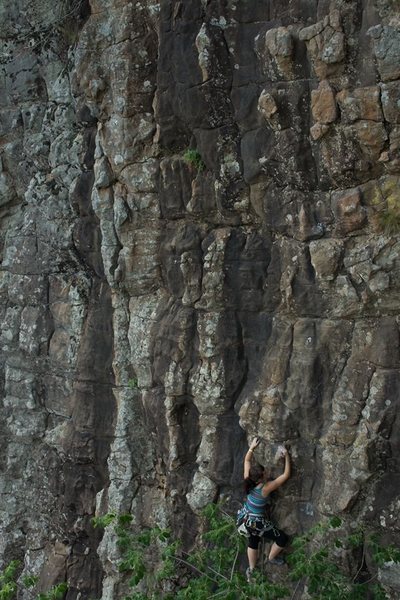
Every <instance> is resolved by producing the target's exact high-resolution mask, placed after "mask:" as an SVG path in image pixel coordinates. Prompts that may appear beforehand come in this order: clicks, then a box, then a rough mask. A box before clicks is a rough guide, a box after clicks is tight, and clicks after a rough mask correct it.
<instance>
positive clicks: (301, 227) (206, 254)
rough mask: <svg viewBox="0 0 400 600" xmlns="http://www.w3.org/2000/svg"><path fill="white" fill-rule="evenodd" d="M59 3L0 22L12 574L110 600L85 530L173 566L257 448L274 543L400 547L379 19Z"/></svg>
mask: <svg viewBox="0 0 400 600" xmlns="http://www.w3.org/2000/svg"><path fill="white" fill-rule="evenodd" d="M67 4H68V3H67ZM67 4H66V3H65V2H63V1H61V0H57V1H56V2H53V3H51V2H48V1H47V0H35V1H34V2H27V0H17V2H16V3H15V2H14V3H12V2H3V3H2V4H1V6H0V17H1V18H0V52H1V57H0V58H1V70H0V216H1V219H0V258H1V269H0V341H1V354H0V374H1V375H0V389H1V392H2V393H1V403H0V411H1V419H0V433H1V441H0V448H1V453H0V489H1V491H2V499H3V500H2V504H1V506H0V517H1V518H0V560H1V561H2V563H1V564H2V565H4V564H5V563H6V562H7V561H9V560H10V559H12V558H19V559H21V560H22V563H23V574H26V573H31V572H32V571H33V572H35V574H37V575H38V576H39V577H40V579H39V584H38V589H37V591H38V593H40V592H41V591H45V590H48V589H49V587H51V585H53V584H54V583H55V582H56V581H60V580H65V581H67V582H68V586H69V589H68V593H67V598H68V600H78V598H79V599H80V600H92V599H93V598H99V599H100V598H101V599H102V600H119V599H120V598H122V597H124V596H126V593H127V592H126V589H127V588H126V582H125V581H124V576H123V575H121V573H119V572H118V569H117V568H116V563H117V562H118V549H117V548H116V544H115V536H113V534H112V533H111V531H109V530H106V532H105V534H104V536H103V537H102V536H101V534H99V532H98V530H95V529H94V528H93V527H92V524H91V517H93V516H94V515H95V514H97V515H101V514H105V513H107V512H109V511H114V512H116V513H118V512H122V513H126V512H132V513H133V514H134V517H135V520H136V524H137V526H138V527H141V526H154V525H159V526H161V527H169V528H171V529H172V530H173V532H174V534H176V536H177V537H181V538H182V539H183V540H184V543H185V544H186V546H187V547H188V548H189V547H190V544H191V543H192V542H193V540H194V538H195V536H196V527H197V515H198V514H199V512H200V511H201V509H202V508H203V507H204V506H205V505H206V504H207V503H209V502H212V501H214V500H216V499H219V498H225V497H229V498H230V503H231V504H230V506H231V507H232V508H233V507H234V506H235V505H237V504H238V503H239V502H241V500H242V460H243V456H244V453H245V450H246V448H247V443H248V442H249V441H250V439H251V438H252V436H254V435H258V436H260V437H262V439H263V443H262V444H260V447H259V448H258V449H257V452H256V457H257V460H259V461H261V462H262V463H265V464H266V465H267V466H269V468H270V469H271V473H272V474H273V475H276V474H278V472H279V469H280V467H279V461H278V464H277V463H276V461H275V454H276V453H275V450H276V446H277V445H278V444H281V443H286V444H287V445H288V447H289V448H290V453H291V455H292V459H293V475H292V479H291V482H290V483H289V484H287V486H285V488H283V489H282V490H280V491H279V494H278V497H277V499H276V502H275V508H274V515H275V516H276V517H277V519H278V521H279V523H280V524H281V525H282V526H283V527H286V528H287V531H288V533H290V534H295V533H298V532H301V531H303V530H304V529H306V528H307V527H308V526H310V525H311V524H313V523H316V522H317V521H318V520H321V519H323V518H325V517H330V516H333V515H336V514H340V516H341V518H343V520H344V522H345V525H346V526H347V525H350V524H351V526H353V525H354V526H356V525H363V526H364V527H365V528H366V529H367V530H368V531H371V532H372V531H374V532H376V533H378V534H379V535H381V536H382V538H383V539H384V540H385V543H386V541H387V543H395V544H397V545H398V544H399V541H400V537H399V536H400V528H399V524H398V512H399V502H400V497H399V486H398V481H399V470H400V462H399V459H398V447H399V441H400V433H399V423H398V418H397V419H396V415H397V413H398V409H399V389H400V379H399V369H400V362H399V361H400V359H399V278H398V273H399V270H400V260H399V256H400V253H399V250H400V244H399V241H398V233H399V221H400V217H399V215H400V197H399V181H400V128H399V119H400V117H399V114H400V108H399V76H400V71H399V56H400V50H399V48H400V43H399V27H398V25H399V24H398V11H397V10H396V6H395V3H394V2H390V1H389V0H387V1H386V2H384V1H383V0H379V1H378V0H377V1H375V2H373V3H371V2H367V1H366V0H363V1H360V2H353V1H350V2H341V1H339V0H334V1H333V2H329V3H328V2H325V1H324V2H316V1H314V0H313V1H312V2H304V1H303V0H295V1H291V2H288V1H287V0H279V1H276V2H269V1H267V0H260V1H258V0H257V2H248V1H247V0H232V1H229V2H219V1H217V0H208V1H207V2H206V1H201V2H200V1H197V0H185V1H184V2H182V1H180V0H163V1H162V2H160V3H158V2H157V1H156V0H148V1H146V2H144V1H138V2H121V1H120V0H93V1H91V2H90V4H89V2H86V0H85V1H82V2H74V3H72V4H71V5H70V10H69V12H68V11H67V12H66V10H67V8H66V7H67ZM68 6H69V4H68ZM367 31H368V34H369V35H368V36H366V35H365V34H366V33H367ZM188 150H191V154H189V157H190V156H191V157H192V158H188V153H187V151H188ZM388 224H389V225H388ZM382 489H384V490H385V493H382ZM188 523H190V524H191V528H192V530H190V531H189V529H188ZM344 560H345V561H346V564H348V567H349V569H353V570H354V572H356V570H357V568H358V566H357V564H358V563H357V564H356V562H357V561H356V557H355V555H354V554H350V553H349V554H348V555H346V557H345V559H344ZM367 563H368V565H367V566H368V569H370V577H371V578H374V577H375V576H377V578H378V580H379V581H380V582H381V583H382V585H383V586H384V587H385V590H387V592H388V594H389V595H391V597H393V598H395V597H396V594H397V593H398V589H399V585H400V584H399V581H400V577H399V573H398V569H397V567H396V566H395V565H390V564H386V565H384V566H382V568H380V569H379V571H377V569H376V567H374V566H373V565H372V563H371V561H370V559H369V557H367ZM374 569H375V570H374ZM303 597H304V598H307V595H306V593H304V594H303ZM18 600H26V595H24V594H23V593H22V594H19V599H18Z"/></svg>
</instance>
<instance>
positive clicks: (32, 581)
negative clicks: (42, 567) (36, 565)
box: [22, 575, 39, 588]
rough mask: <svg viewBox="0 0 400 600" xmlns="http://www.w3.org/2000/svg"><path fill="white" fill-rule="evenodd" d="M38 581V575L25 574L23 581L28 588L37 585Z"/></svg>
mask: <svg viewBox="0 0 400 600" xmlns="http://www.w3.org/2000/svg"><path fill="white" fill-rule="evenodd" d="M38 581H39V577H37V576H36V575H24V576H23V577H22V583H23V584H24V586H25V587H26V588H31V587H35V585H36V584H37V582H38Z"/></svg>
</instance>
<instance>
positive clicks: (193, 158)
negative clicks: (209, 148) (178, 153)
mask: <svg viewBox="0 0 400 600" xmlns="http://www.w3.org/2000/svg"><path fill="white" fill-rule="evenodd" d="M183 158H184V159H185V160H186V162H187V163H189V164H190V165H192V166H193V167H195V168H196V169H197V171H198V172H200V171H204V169H205V168H206V165H205V164H204V162H203V159H202V158H201V154H200V152H199V151H198V150H195V149H193V148H189V149H188V150H186V152H185V153H184V155H183Z"/></svg>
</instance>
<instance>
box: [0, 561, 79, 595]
mask: <svg viewBox="0 0 400 600" xmlns="http://www.w3.org/2000/svg"><path fill="white" fill-rule="evenodd" d="M20 565H21V563H20V561H19V560H12V561H11V562H10V563H9V564H8V565H7V567H6V568H5V569H4V571H3V572H2V573H0V600H15V598H16V597H17V592H18V590H19V589H29V588H32V587H34V586H35V585H36V584H37V582H38V579H39V578H38V577H37V576H36V575H25V576H24V577H22V585H19V584H18V583H17V578H18V575H17V573H18V570H19V568H20ZM67 590H68V585H67V584H66V583H59V584H58V585H56V586H54V587H52V588H51V590H49V591H48V592H46V593H45V594H39V595H38V596H36V600H62V599H63V598H64V596H65V593H66V592H67Z"/></svg>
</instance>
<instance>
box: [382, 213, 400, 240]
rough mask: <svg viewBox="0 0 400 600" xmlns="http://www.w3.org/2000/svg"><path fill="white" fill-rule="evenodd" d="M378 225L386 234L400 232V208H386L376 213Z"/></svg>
mask: <svg viewBox="0 0 400 600" xmlns="http://www.w3.org/2000/svg"><path fill="white" fill-rule="evenodd" d="M377 221H378V225H379V227H380V228H381V229H382V230H383V231H384V232H385V233H386V234H387V235H396V234H397V233H400V210H399V209H398V208H387V209H386V210H384V211H382V212H379V213H378V214H377Z"/></svg>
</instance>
